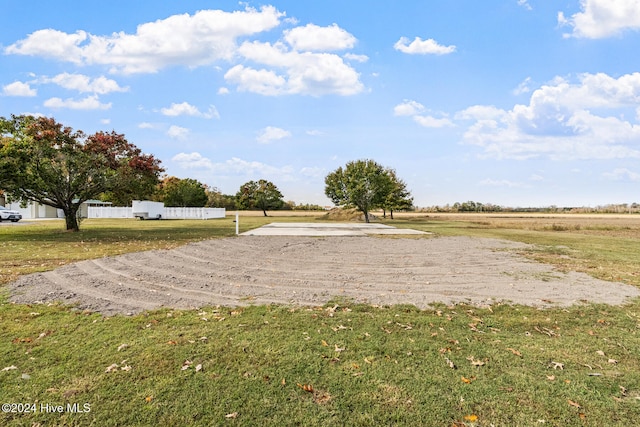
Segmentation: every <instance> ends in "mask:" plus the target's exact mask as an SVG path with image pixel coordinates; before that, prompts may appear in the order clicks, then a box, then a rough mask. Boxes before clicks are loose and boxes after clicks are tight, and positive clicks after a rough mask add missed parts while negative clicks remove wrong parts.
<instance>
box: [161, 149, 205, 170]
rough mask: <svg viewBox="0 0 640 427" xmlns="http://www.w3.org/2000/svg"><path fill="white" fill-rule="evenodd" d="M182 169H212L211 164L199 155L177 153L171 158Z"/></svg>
mask: <svg viewBox="0 0 640 427" xmlns="http://www.w3.org/2000/svg"><path fill="white" fill-rule="evenodd" d="M171 161H173V162H176V163H178V164H179V165H180V166H181V167H182V168H184V169H212V168H213V162H212V161H211V160H209V159H207V158H206V157H202V155H201V154H200V153H196V152H194V153H178V154H176V155H175V156H173V157H172V158H171Z"/></svg>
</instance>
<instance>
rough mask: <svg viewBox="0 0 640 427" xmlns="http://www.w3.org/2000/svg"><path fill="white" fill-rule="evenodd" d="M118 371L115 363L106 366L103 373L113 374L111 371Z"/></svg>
mask: <svg viewBox="0 0 640 427" xmlns="http://www.w3.org/2000/svg"><path fill="white" fill-rule="evenodd" d="M117 370H118V365H117V364H116V363H114V364H112V365H109V366H107V369H106V370H105V372H113V371H117Z"/></svg>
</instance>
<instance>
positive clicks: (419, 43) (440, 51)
mask: <svg viewBox="0 0 640 427" xmlns="http://www.w3.org/2000/svg"><path fill="white" fill-rule="evenodd" d="M393 47H394V49H396V50H399V51H400V52H402V53H408V54H411V55H417V54H422V55H426V54H430V55H446V54H449V53H453V52H455V51H456V47H455V46H454V45H451V46H443V45H441V44H438V42H436V41H435V40H434V39H427V40H422V39H421V38H420V37H416V38H415V39H414V40H413V41H412V42H411V43H409V39H408V38H406V37H400V40H398V41H397V42H396V44H394V45H393Z"/></svg>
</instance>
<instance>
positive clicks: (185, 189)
mask: <svg viewBox="0 0 640 427" xmlns="http://www.w3.org/2000/svg"><path fill="white" fill-rule="evenodd" d="M160 200H161V201H163V202H164V205H165V206H179V207H196V208H201V207H203V206H204V205H206V204H207V201H208V197H207V186H206V185H204V184H203V183H201V182H200V181H198V180H195V179H192V178H184V179H180V178H176V177H175V176H170V177H167V178H165V179H163V180H162V183H161V184H160Z"/></svg>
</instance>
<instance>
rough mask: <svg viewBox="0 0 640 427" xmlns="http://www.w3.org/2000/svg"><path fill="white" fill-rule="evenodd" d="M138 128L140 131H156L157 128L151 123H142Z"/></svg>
mask: <svg viewBox="0 0 640 427" xmlns="http://www.w3.org/2000/svg"><path fill="white" fill-rule="evenodd" d="M138 128H140V129H154V128H155V126H154V125H153V124H152V123H149V122H142V123H139V124H138Z"/></svg>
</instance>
